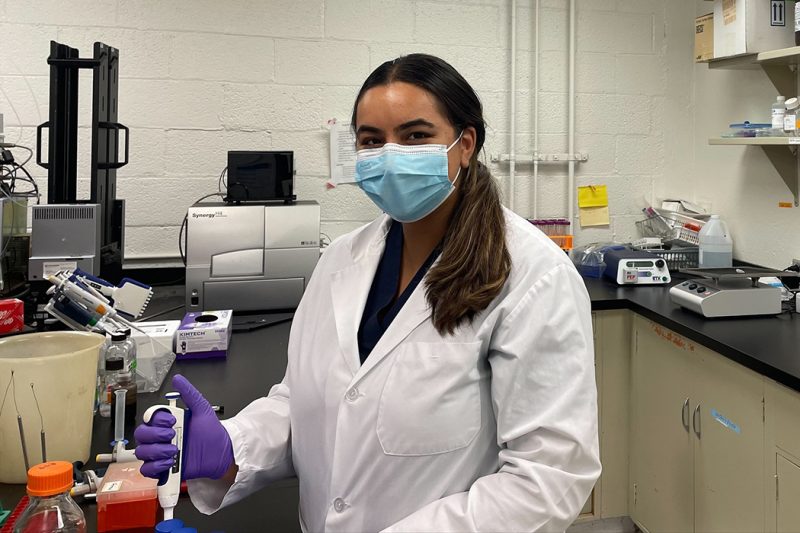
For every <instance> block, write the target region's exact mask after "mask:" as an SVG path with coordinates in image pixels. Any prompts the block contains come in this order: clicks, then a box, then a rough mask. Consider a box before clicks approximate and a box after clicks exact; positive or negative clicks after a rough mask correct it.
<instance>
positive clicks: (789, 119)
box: [783, 98, 800, 136]
mask: <svg viewBox="0 0 800 533" xmlns="http://www.w3.org/2000/svg"><path fill="white" fill-rule="evenodd" d="M798 107H800V101H799V100H798V99H797V98H789V99H788V100H786V114H785V115H784V117H783V131H785V132H786V134H787V135H790V136H795V135H797V108H798Z"/></svg>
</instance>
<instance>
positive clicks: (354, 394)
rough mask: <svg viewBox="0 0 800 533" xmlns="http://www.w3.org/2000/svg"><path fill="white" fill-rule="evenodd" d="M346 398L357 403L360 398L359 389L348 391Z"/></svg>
mask: <svg viewBox="0 0 800 533" xmlns="http://www.w3.org/2000/svg"><path fill="white" fill-rule="evenodd" d="M345 398H347V399H348V400H349V401H351V402H354V401H356V399H357V398H358V389H357V388H355V387H353V388H352V389H350V390H349V391H347V394H346V395H345Z"/></svg>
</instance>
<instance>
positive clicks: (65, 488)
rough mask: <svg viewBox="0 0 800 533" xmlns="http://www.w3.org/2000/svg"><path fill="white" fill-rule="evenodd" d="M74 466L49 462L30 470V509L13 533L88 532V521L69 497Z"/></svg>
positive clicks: (26, 511) (28, 488)
mask: <svg viewBox="0 0 800 533" xmlns="http://www.w3.org/2000/svg"><path fill="white" fill-rule="evenodd" d="M72 485H73V481H72V464H71V463H68V462H67V461H50V462H47V463H41V464H38V465H36V466H33V467H31V469H30V470H28V487H27V491H28V497H29V498H30V501H29V502H28V505H27V507H25V510H24V511H23V512H22V514H21V515H20V517H19V519H18V520H17V521H16V523H15V524H14V533H85V532H86V518H85V517H84V516H83V511H81V508H80V507H78V504H76V503H75V501H74V500H73V499H72V498H71V497H70V495H69V491H70V489H71V488H72Z"/></svg>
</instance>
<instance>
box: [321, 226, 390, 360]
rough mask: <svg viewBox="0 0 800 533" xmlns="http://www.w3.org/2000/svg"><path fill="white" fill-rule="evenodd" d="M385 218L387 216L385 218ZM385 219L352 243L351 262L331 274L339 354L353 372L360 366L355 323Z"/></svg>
mask: <svg viewBox="0 0 800 533" xmlns="http://www.w3.org/2000/svg"><path fill="white" fill-rule="evenodd" d="M387 219H388V217H387ZM387 231H388V222H387V221H386V220H384V222H383V223H382V224H381V225H380V226H378V231H377V233H375V234H374V235H373V236H372V237H373V238H368V239H365V240H366V242H363V243H354V244H353V249H352V250H351V253H352V257H353V263H352V264H351V265H349V266H346V267H345V268H343V269H342V270H338V271H336V272H333V273H332V274H331V283H330V287H331V298H332V300H333V316H334V320H335V322H336V336H337V337H338V341H339V347H340V348H341V352H342V355H343V356H344V359H345V361H346V363H347V366H348V367H349V368H350V371H351V372H352V374H353V375H355V374H356V373H357V372H358V370H359V369H360V368H361V357H360V356H359V352H358V326H359V325H360V324H361V317H362V315H363V314H364V306H365V305H366V304H367V297H368V296H369V289H370V287H371V286H372V280H373V278H374V277H375V271H376V270H377V269H378V263H379V262H380V259H381V255H382V254H383V249H384V247H385V246H386V232H387Z"/></svg>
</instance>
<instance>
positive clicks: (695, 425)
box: [692, 403, 701, 439]
mask: <svg viewBox="0 0 800 533" xmlns="http://www.w3.org/2000/svg"><path fill="white" fill-rule="evenodd" d="M692 429H694V434H695V435H697V438H698V439H699V438H700V437H701V428H700V404H699V403H698V404H697V407H695V408H694V414H693V415H692Z"/></svg>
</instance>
